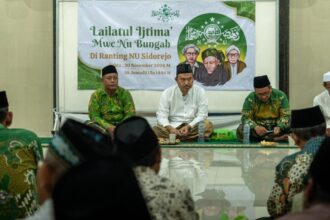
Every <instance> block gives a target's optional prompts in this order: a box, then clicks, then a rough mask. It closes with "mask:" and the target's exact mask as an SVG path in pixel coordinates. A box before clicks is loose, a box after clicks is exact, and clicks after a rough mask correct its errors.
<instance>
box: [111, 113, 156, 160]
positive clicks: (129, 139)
mask: <svg viewBox="0 0 330 220" xmlns="http://www.w3.org/2000/svg"><path fill="white" fill-rule="evenodd" d="M114 140H115V143H116V150H117V153H118V154H120V155H122V156H123V157H125V158H127V159H128V160H129V161H130V162H131V163H132V165H133V166H138V165H142V166H153V165H154V164H155V163H156V162H160V161H156V155H157V154H159V152H160V146H159V143H158V138H157V136H156V134H155V133H154V132H153V130H152V128H151V127H150V125H149V123H148V122H147V120H146V119H144V118H142V117H138V116H134V117H131V118H128V119H126V120H125V121H123V122H122V123H121V124H119V125H118V126H117V127H116V129H115V132H114Z"/></svg>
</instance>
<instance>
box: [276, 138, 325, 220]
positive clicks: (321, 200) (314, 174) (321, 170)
mask: <svg viewBox="0 0 330 220" xmlns="http://www.w3.org/2000/svg"><path fill="white" fill-rule="evenodd" d="M329 158H330V138H329V137H327V138H326V139H325V140H324V141H323V142H322V145H321V146H320V149H319V150H318V152H317V153H316V155H315V157H314V159H313V162H312V163H311V166H310V168H309V178H308V181H307V184H306V186H305V189H304V210H303V211H301V212H297V213H293V214H288V215H285V216H283V217H282V218H280V220H294V219H299V220H307V219H318V220H327V219H330V178H329V175H325V174H326V173H328V169H329V167H330V160H329Z"/></svg>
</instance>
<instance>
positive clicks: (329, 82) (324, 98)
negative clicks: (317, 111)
mask: <svg viewBox="0 0 330 220" xmlns="http://www.w3.org/2000/svg"><path fill="white" fill-rule="evenodd" d="M323 86H324V88H325V90H324V91H323V92H322V93H320V94H319V95H317V96H316V97H315V98H314V101H313V105H314V106H316V105H319V106H320V108H321V110H322V112H323V115H324V117H325V120H326V122H327V136H330V72H327V73H324V74H323Z"/></svg>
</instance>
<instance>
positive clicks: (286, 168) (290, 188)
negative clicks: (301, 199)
mask: <svg viewBox="0 0 330 220" xmlns="http://www.w3.org/2000/svg"><path fill="white" fill-rule="evenodd" d="M323 140H324V137H315V138H312V139H310V140H309V141H307V142H306V144H305V146H304V149H303V150H301V151H299V152H297V153H294V154H292V155H289V156H286V157H285V158H284V159H283V160H282V161H281V162H280V163H279V164H278V165H277V166H276V170H275V184H274V186H273V188H272V191H271V193H270V196H269V198H268V201H267V208H268V212H269V214H270V215H271V216H274V217H275V216H280V215H284V214H286V213H288V212H289V211H290V210H291V206H292V200H293V197H294V196H295V195H296V194H297V193H300V192H302V191H303V189H304V180H306V179H307V173H308V169H309V166H310V164H311V163H312V160H313V158H314V156H315V154H316V153H317V151H318V149H319V147H320V146H321V143H322V141H323Z"/></svg>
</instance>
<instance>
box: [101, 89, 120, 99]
mask: <svg viewBox="0 0 330 220" xmlns="http://www.w3.org/2000/svg"><path fill="white" fill-rule="evenodd" d="M118 93H119V86H118V87H117V89H116V91H115V95H114V96H118ZM102 95H103V96H109V94H108V93H107V92H106V91H105V88H104V86H103V88H102ZM110 97H111V96H110Z"/></svg>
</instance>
